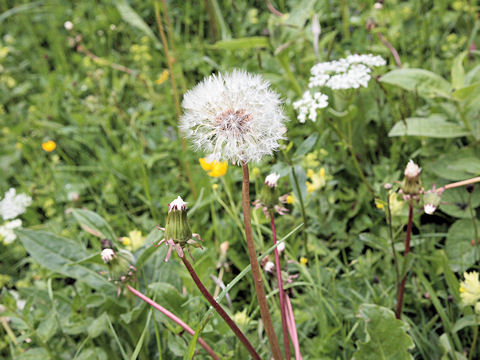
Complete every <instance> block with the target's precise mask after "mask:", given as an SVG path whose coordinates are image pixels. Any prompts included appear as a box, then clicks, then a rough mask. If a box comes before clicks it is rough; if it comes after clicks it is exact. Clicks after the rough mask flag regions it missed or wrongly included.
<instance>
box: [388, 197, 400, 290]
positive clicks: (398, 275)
mask: <svg viewBox="0 0 480 360" xmlns="http://www.w3.org/2000/svg"><path fill="white" fill-rule="evenodd" d="M387 219H388V233H389V236H390V245H391V246H392V256H393V263H394V264H395V286H396V287H397V288H398V281H399V278H400V274H399V271H398V259H397V252H396V251H395V242H394V238H393V225H392V210H391V209H390V193H389V192H387Z"/></svg>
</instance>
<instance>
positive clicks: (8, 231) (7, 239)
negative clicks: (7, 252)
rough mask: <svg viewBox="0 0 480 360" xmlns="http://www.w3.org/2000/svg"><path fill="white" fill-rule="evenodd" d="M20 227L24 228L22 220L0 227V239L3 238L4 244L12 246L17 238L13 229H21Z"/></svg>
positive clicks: (9, 222)
mask: <svg viewBox="0 0 480 360" xmlns="http://www.w3.org/2000/svg"><path fill="white" fill-rule="evenodd" d="M20 226H22V220H20V219H15V220H12V221H7V222H6V223H4V224H3V225H1V226H0V237H1V238H2V240H3V243H4V244H10V243H12V242H13V241H14V240H15V239H16V238H17V235H15V233H14V232H13V229H16V228H19V227H20Z"/></svg>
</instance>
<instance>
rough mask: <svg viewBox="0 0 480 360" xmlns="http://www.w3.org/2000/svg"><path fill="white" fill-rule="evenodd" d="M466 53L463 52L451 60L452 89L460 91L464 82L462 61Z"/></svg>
mask: <svg viewBox="0 0 480 360" xmlns="http://www.w3.org/2000/svg"><path fill="white" fill-rule="evenodd" d="M465 55H467V51H463V52H461V53H460V54H458V55H457V56H456V57H455V59H453V64H452V71H451V73H452V86H453V88H454V89H460V88H461V87H463V84H464V82H465V70H464V68H463V59H465Z"/></svg>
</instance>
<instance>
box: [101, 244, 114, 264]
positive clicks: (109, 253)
mask: <svg viewBox="0 0 480 360" xmlns="http://www.w3.org/2000/svg"><path fill="white" fill-rule="evenodd" d="M100 255H101V257H102V260H103V262H104V263H105V264H107V263H109V262H110V261H112V260H113V259H114V258H115V251H113V250H112V249H109V248H107V249H103V250H102V253H101V254H100Z"/></svg>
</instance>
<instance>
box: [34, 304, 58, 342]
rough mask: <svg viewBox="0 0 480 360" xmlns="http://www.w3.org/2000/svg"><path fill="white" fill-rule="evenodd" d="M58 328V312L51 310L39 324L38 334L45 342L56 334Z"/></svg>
mask: <svg viewBox="0 0 480 360" xmlns="http://www.w3.org/2000/svg"><path fill="white" fill-rule="evenodd" d="M57 329H58V322H57V318H56V312H55V310H51V311H50V312H49V313H48V315H47V316H46V317H45V319H43V320H42V322H41V323H40V325H39V326H38V328H37V335H38V336H39V337H40V338H41V339H42V340H43V341H44V342H47V341H48V340H49V339H50V338H51V337H52V336H53V335H55V333H56V332H57Z"/></svg>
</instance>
